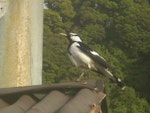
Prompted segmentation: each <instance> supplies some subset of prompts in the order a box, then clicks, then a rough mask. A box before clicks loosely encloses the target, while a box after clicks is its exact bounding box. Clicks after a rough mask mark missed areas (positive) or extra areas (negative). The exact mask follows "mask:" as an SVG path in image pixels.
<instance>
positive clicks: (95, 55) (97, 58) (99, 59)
mask: <svg viewBox="0 0 150 113" xmlns="http://www.w3.org/2000/svg"><path fill="white" fill-rule="evenodd" d="M78 43H79V45H80V46H77V47H78V48H79V49H80V50H81V51H82V52H84V53H85V54H86V55H88V56H89V57H90V58H92V60H93V61H94V62H96V63H98V64H100V65H101V66H103V67H104V68H109V65H108V63H107V62H106V60H105V59H104V58H103V57H101V56H100V55H99V54H98V53H97V52H95V51H93V50H92V49H91V48H89V47H88V46H87V45H85V44H84V43H82V42H78Z"/></svg>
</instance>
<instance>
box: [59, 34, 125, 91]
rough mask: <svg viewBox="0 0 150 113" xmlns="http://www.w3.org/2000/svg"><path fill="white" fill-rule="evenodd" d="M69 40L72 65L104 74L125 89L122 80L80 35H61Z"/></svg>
mask: <svg viewBox="0 0 150 113" xmlns="http://www.w3.org/2000/svg"><path fill="white" fill-rule="evenodd" d="M61 35H64V36H66V37H67V38H68V40H69V42H70V44H69V46H68V54H69V58H70V60H71V61H72V63H73V64H74V65H75V66H76V67H81V68H88V69H90V70H92V71H95V72H98V73H102V74H103V75H105V76H107V77H108V78H109V79H110V80H112V81H113V82H115V83H117V85H118V86H119V87H121V88H122V89H123V88H124V84H123V83H122V81H121V79H119V78H117V77H116V76H114V75H113V74H112V73H111V72H110V71H109V70H108V68H109V65H108V63H107V62H106V60H105V59H104V58H103V57H102V56H100V55H99V54H98V53H97V52H96V51H94V50H92V49H91V48H89V47H88V46H87V45H85V44H84V43H83V42H82V40H81V39H80V37H79V36H78V34H76V33H69V34H64V33H61Z"/></svg>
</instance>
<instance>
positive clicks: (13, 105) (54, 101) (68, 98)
mask: <svg viewBox="0 0 150 113" xmlns="http://www.w3.org/2000/svg"><path fill="white" fill-rule="evenodd" d="M105 96H106V95H105V88H104V83H103V81H102V80H88V81H82V82H69V83H58V84H51V85H36V86H26V87H13V88H1V89H0V113H97V112H95V110H94V106H91V105H95V104H96V105H98V106H99V109H100V107H101V109H102V112H103V113H107V103H106V98H105Z"/></svg>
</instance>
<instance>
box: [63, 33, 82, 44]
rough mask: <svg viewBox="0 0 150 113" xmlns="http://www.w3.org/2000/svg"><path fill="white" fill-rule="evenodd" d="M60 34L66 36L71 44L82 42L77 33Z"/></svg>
mask: <svg viewBox="0 0 150 113" xmlns="http://www.w3.org/2000/svg"><path fill="white" fill-rule="evenodd" d="M60 34H61V35H63V36H66V37H67V38H68V40H69V41H71V42H82V40H81V39H80V37H79V35H78V34H77V33H68V34H65V33H60Z"/></svg>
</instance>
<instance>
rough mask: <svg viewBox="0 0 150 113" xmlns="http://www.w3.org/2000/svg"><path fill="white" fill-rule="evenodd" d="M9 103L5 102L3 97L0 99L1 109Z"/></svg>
mask: <svg viewBox="0 0 150 113" xmlns="http://www.w3.org/2000/svg"><path fill="white" fill-rule="evenodd" d="M8 105H9V104H8V103H7V102H5V101H4V100H3V99H0V109H2V108H4V107H7V106H8Z"/></svg>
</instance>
